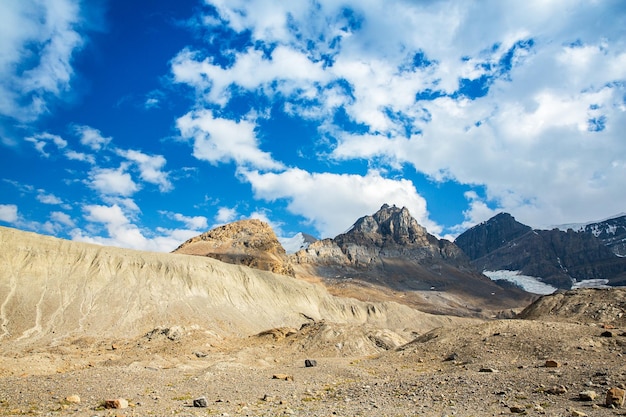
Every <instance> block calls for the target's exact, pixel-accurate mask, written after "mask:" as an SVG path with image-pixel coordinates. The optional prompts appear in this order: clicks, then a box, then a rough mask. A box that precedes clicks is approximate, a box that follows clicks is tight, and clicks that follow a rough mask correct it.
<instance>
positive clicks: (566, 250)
mask: <svg viewBox="0 0 626 417" xmlns="http://www.w3.org/2000/svg"><path fill="white" fill-rule="evenodd" d="M625 226H626V217H620V218H616V219H611V220H606V221H604V222H601V223H592V224H589V225H584V226H581V227H580V228H579V231H575V230H574V229H573V228H568V229H567V231H562V230H559V229H557V228H555V229H552V230H534V229H532V228H531V227H529V226H526V225H524V224H522V223H519V222H518V221H516V220H515V218H513V217H512V216H511V215H510V214H507V213H500V214H498V215H496V216H495V217H493V218H491V219H489V220H488V221H486V222H483V223H481V224H479V225H477V226H474V227H472V228H471V229H469V230H467V231H466V232H464V233H463V234H461V235H460V236H459V237H457V239H456V240H455V243H456V244H457V245H458V246H459V247H460V248H461V249H462V250H463V251H464V252H465V253H466V254H467V255H468V256H469V257H470V259H471V263H472V265H474V266H475V267H476V268H477V269H478V270H481V271H517V272H519V274H521V275H524V276H530V277H535V278H537V279H539V280H540V281H542V282H543V283H545V284H549V285H551V286H553V287H555V288H560V289H570V288H572V285H575V284H576V283H577V282H581V281H588V280H594V282H596V283H597V282H602V283H604V284H607V285H611V286H622V285H626V258H624V257H621V256H619V255H618V254H617V253H618V252H619V249H620V244H621V245H624V227H625Z"/></svg>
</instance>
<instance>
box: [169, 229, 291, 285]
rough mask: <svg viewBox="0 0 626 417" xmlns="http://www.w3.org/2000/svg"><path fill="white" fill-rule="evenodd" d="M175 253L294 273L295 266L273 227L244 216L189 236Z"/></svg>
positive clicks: (285, 273) (281, 272) (276, 271)
mask: <svg viewBox="0 0 626 417" xmlns="http://www.w3.org/2000/svg"><path fill="white" fill-rule="evenodd" d="M173 253H179V254H186V255H199V256H208V257H211V258H214V259H218V260H220V261H223V262H227V263H231V264H236V265H245V266H249V267H251V268H255V269H260V270H263V271H271V272H275V273H277V274H282V275H290V276H293V275H294V272H293V267H292V266H291V263H290V261H289V259H288V257H287V253H286V252H285V249H283V247H282V245H281V244H280V242H279V241H278V238H277V237H276V234H274V231H273V230H272V228H271V227H270V226H269V225H268V224H267V223H265V222H262V221H260V220H256V219H252V220H240V221H237V222H234V223H229V224H226V225H224V226H220V227H217V228H215V229H212V230H209V231H208V232H206V233H203V234H201V235H199V236H196V237H194V238H191V239H189V240H188V241H186V242H185V243H183V244H182V245H180V246H179V247H178V248H176V250H174V252H173Z"/></svg>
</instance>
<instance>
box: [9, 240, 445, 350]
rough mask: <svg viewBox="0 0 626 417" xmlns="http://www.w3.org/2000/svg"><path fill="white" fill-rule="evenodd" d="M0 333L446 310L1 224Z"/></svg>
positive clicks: (429, 324)
mask: <svg viewBox="0 0 626 417" xmlns="http://www.w3.org/2000/svg"><path fill="white" fill-rule="evenodd" d="M0 264H1V265H2V268H0V341H1V342H2V347H7V346H8V342H10V344H11V345H16V346H31V345H33V344H38V345H48V344H50V345H54V344H58V343H61V342H63V341H64V340H71V339H72V338H78V337H94V338H98V339H103V338H109V339H111V338H113V339H114V338H132V337H137V336H140V335H143V334H145V333H146V332H148V331H150V330H152V329H154V328H155V327H159V326H162V327H172V326H183V327H184V328H187V329H195V330H203V331H205V332H208V333H209V334H214V335H216V336H220V337H221V336H247V335H250V334H254V333H257V332H260V331H262V330H266V329H269V328H273V327H280V326H293V327H299V326H300V325H301V324H303V323H306V322H308V321H311V320H322V319H324V320H328V321H331V322H337V323H353V324H358V323H366V322H367V323H370V324H374V325H377V326H380V327H385V328H390V329H397V330H403V329H407V330H408V331H414V332H420V333H421V332H424V331H426V330H430V329H432V328H434V327H437V326H440V325H442V324H446V323H450V322H452V321H453V319H450V318H447V317H442V316H432V315H428V314H424V313H420V312H418V311H416V310H413V309H411V308H409V307H406V306H403V305H399V304H396V303H393V302H384V303H365V302H360V301H357V300H354V299H342V298H338V297H333V296H331V295H329V294H328V292H327V291H326V290H325V289H324V288H323V287H322V286H320V285H315V284H311V283H306V282H303V281H300V280H296V279H294V278H291V277H286V276H282V275H277V274H273V273H270V272H265V271H259V270H255V269H250V268H247V267H244V266H237V265H230V264H225V263H222V262H219V261H216V260H214V259H210V258H202V257H194V256H186V255H174V254H163V253H148V252H139V251H131V250H127V249H119V248H111V247H102V246H96V245H89V244H84V243H78V242H71V241H66V240H61V239H55V238H51V237H45V236H40V235H36V234H33V233H27V232H22V231H18V230H15V229H9V228H0Z"/></svg>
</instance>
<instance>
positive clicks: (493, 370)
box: [478, 368, 498, 372]
mask: <svg viewBox="0 0 626 417" xmlns="http://www.w3.org/2000/svg"><path fill="white" fill-rule="evenodd" d="M478 372H498V370H497V369H493V368H480V370H479V371H478Z"/></svg>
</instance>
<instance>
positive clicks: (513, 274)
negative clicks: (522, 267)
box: [483, 270, 557, 295]
mask: <svg viewBox="0 0 626 417" xmlns="http://www.w3.org/2000/svg"><path fill="white" fill-rule="evenodd" d="M483 274H485V275H486V276H488V277H489V278H490V279H491V280H492V281H500V280H504V281H508V282H512V283H513V284H515V285H517V286H518V287H521V288H522V289H523V290H524V291H526V292H530V293H533V294H540V295H547V294H552V293H553V292H555V291H556V290H557V288H556V287H553V286H552V285H548V284H544V283H543V282H541V281H540V280H539V279H538V278H535V277H531V276H527V275H522V274H521V273H520V271H507V270H499V271H483Z"/></svg>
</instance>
